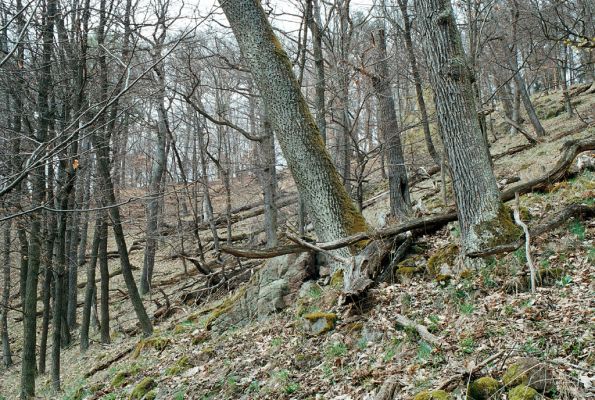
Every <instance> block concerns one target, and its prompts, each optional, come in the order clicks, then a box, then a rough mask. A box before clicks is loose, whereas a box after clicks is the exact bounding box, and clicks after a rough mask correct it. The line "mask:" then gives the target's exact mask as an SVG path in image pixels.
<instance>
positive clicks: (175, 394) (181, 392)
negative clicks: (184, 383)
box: [172, 389, 186, 400]
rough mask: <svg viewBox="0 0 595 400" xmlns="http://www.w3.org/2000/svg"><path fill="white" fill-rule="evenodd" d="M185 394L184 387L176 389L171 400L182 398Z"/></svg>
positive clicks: (182, 399) (180, 399) (181, 399)
mask: <svg viewBox="0 0 595 400" xmlns="http://www.w3.org/2000/svg"><path fill="white" fill-rule="evenodd" d="M185 396H186V389H182V390H178V391H177V392H175V393H174V395H173V396H172V399H173V400H184V397H185Z"/></svg>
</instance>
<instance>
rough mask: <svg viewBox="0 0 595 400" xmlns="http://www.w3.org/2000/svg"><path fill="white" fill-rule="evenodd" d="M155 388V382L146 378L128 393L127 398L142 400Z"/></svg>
mask: <svg viewBox="0 0 595 400" xmlns="http://www.w3.org/2000/svg"><path fill="white" fill-rule="evenodd" d="M156 386H157V382H155V379H153V378H151V377H149V376H147V377H146V378H143V380H142V381H140V382H139V383H138V384H137V385H136V386H135V387H134V389H132V392H130V396H128V399H129V400H140V399H142V398H143V397H144V396H145V395H146V394H147V393H148V392H149V391H150V390H151V389H153V388H154V387H156Z"/></svg>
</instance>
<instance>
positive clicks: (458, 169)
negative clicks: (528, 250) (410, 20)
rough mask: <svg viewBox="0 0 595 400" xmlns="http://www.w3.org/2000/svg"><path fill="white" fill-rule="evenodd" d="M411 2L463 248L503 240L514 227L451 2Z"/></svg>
mask: <svg viewBox="0 0 595 400" xmlns="http://www.w3.org/2000/svg"><path fill="white" fill-rule="evenodd" d="M415 4H416V8H417V13H418V16H419V20H420V26H421V29H422V31H421V33H422V35H421V36H422V38H423V44H424V50H425V53H426V59H427V65H428V67H429V77H430V83H431V85H432V87H433V89H434V95H435V104H436V113H437V117H438V124H439V126H440V129H441V134H442V140H443V142H444V147H445V149H446V154H447V157H448V161H449V164H450V168H451V170H452V178H453V189H454V194H455V200H456V203H457V214H458V219H459V224H460V226H461V241H462V249H463V253H468V252H472V251H476V250H477V249H482V248H484V247H492V245H493V244H494V242H499V241H506V242H507V241H509V240H510V236H511V235H516V234H518V229H515V225H514V223H513V222H512V220H511V217H510V215H509V213H507V212H506V210H505V208H504V207H503V204H502V202H501V200H500V192H499V190H498V186H497V184H496V179H495V177H494V173H493V171H492V169H491V166H490V157H489V154H488V145H487V143H486V140H485V137H484V136H483V135H482V132H481V128H480V126H479V120H478V118H477V111H476V110H477V108H476V105H475V97H474V96H473V89H472V87H471V83H472V75H471V71H470V69H469V68H468V66H467V64H466V57H465V53H464V51H463V45H462V41H461V35H460V33H459V31H458V29H457V25H456V21H455V17H454V12H453V9H452V5H451V3H450V0H416V3H415ZM515 238H516V236H515Z"/></svg>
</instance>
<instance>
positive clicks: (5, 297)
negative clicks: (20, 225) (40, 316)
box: [0, 220, 12, 368]
mask: <svg viewBox="0 0 595 400" xmlns="http://www.w3.org/2000/svg"><path fill="white" fill-rule="evenodd" d="M11 226H12V224H11V222H10V220H8V221H7V222H5V223H4V241H3V243H2V262H3V263H4V266H3V267H2V310H1V314H0V337H1V338H2V365H4V367H5V368H8V367H10V366H11V365H12V352H11V350H10V338H9V337H8V302H9V301H10V228H11Z"/></svg>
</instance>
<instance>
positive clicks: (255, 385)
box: [246, 379, 260, 393]
mask: <svg viewBox="0 0 595 400" xmlns="http://www.w3.org/2000/svg"><path fill="white" fill-rule="evenodd" d="M246 391H247V392H248V393H258V392H259V391H260V382H259V381H257V380H256V379H255V380H253V381H252V382H250V384H249V385H248V388H247V389H246Z"/></svg>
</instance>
